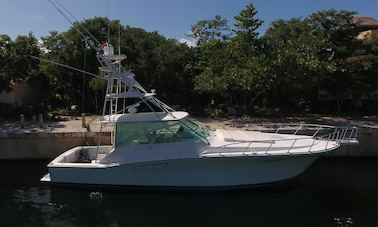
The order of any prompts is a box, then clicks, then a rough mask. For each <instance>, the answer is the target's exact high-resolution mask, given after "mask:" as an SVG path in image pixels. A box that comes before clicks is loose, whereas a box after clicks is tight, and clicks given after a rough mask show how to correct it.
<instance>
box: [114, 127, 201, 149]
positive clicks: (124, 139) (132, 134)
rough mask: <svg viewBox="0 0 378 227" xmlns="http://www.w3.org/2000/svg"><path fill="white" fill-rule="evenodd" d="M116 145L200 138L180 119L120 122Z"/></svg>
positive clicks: (117, 129)
mask: <svg viewBox="0 0 378 227" xmlns="http://www.w3.org/2000/svg"><path fill="white" fill-rule="evenodd" d="M115 139H116V141H115V142H116V147H117V146H120V145H137V144H153V143H175V142H182V141H188V140H198V138H197V137H196V136H195V135H193V133H192V132H191V130H190V129H189V128H188V127H184V126H183V125H181V124H180V122H179V121H165V122H120V123H117V126H116V138H115Z"/></svg>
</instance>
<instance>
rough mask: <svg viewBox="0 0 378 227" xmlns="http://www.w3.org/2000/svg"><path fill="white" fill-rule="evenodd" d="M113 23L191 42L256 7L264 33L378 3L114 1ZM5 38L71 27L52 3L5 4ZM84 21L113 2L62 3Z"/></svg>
mask: <svg viewBox="0 0 378 227" xmlns="http://www.w3.org/2000/svg"><path fill="white" fill-rule="evenodd" d="M109 2H110V8H109V11H110V18H112V19H118V18H119V17H120V18H121V22H122V24H124V25H126V24H128V25H130V26H134V27H141V28H144V29H145V30H147V31H155V30H156V31H158V32H159V33H161V34H163V35H164V36H166V37H168V38H175V39H177V40H180V39H182V38H186V39H187V37H186V35H187V34H188V33H189V31H190V27H191V25H193V24H195V23H196V22H197V21H198V20H201V19H210V18H212V17H214V16H215V15H217V14H219V15H221V16H222V17H224V18H226V19H229V20H231V22H232V21H233V16H235V15H236V14H238V12H239V11H240V10H241V9H243V8H244V7H245V6H246V5H247V4H248V3H250V2H252V3H253V4H254V5H255V7H256V9H257V11H258V15H257V17H258V18H260V19H262V20H264V21H265V23H264V24H263V26H262V28H261V29H260V32H264V31H265V30H266V29H267V28H268V27H269V26H270V24H271V22H272V21H273V20H276V19H289V18H292V17H306V16H308V15H309V14H311V13H312V12H315V11H318V10H324V9H330V8H335V9H346V10H353V11H357V12H358V14H359V15H367V16H371V17H374V18H378V10H377V9H378V1H377V0H358V1H356V0H285V1H284V0H254V1H247V0H109ZM0 3H1V7H0V34H8V35H9V36H11V37H12V38H15V37H16V36H17V35H19V34H27V33H28V32H30V31H33V32H34V34H35V36H36V37H37V38H40V37H41V36H44V35H46V34H47V33H48V32H49V31H52V30H57V31H65V30H67V29H68V28H69V27H70V24H69V23H68V22H67V21H66V20H65V18H63V17H62V16H61V15H60V14H59V13H58V12H57V11H56V10H55V9H54V8H53V7H52V6H51V5H50V3H49V2H48V1H47V0H0ZM60 3H62V4H63V5H64V6H65V7H66V8H67V9H68V10H69V11H71V13H72V14H73V15H75V16H76V17H77V18H79V19H85V18H91V17H95V16H107V15H108V0H60Z"/></svg>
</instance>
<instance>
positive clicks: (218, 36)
mask: <svg viewBox="0 0 378 227" xmlns="http://www.w3.org/2000/svg"><path fill="white" fill-rule="evenodd" d="M190 36H191V37H192V38H195V39H197V45H198V46H200V45H203V44H205V43H208V42H210V41H214V40H220V41H224V40H227V39H229V38H230V36H231V33H230V29H229V26H228V25H227V20H226V19H224V18H222V17H221V16H219V15H216V16H215V17H214V18H213V19H211V20H200V21H198V22H197V23H196V24H195V25H193V26H192V33H191V35H190Z"/></svg>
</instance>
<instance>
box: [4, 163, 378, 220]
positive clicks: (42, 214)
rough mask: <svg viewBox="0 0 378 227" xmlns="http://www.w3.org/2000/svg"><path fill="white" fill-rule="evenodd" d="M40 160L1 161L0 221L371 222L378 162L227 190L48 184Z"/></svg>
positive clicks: (377, 204)
mask: <svg viewBox="0 0 378 227" xmlns="http://www.w3.org/2000/svg"><path fill="white" fill-rule="evenodd" d="M46 164H47V161H27V162H26V161H23V162H1V163H0V171H1V181H0V182H1V183H0V220H1V221H0V226H301V227H302V226H364V227H365V226H378V159H355V160H352V159H325V160H319V161H317V162H316V163H315V164H314V165H313V166H311V167H310V168H309V169H308V170H307V171H306V172H305V173H304V174H302V175H301V176H300V177H298V178H296V180H294V181H292V182H290V183H286V184H281V185H275V186H272V187H268V188H260V189H253V190H247V191H238V192H227V193H225V192H223V193H209V192H206V193H199V192H196V193H162V192H153V193H151V192H150V193H147V192H139V193H138V192H127V191H119V190H118V191H109V190H105V191H104V190H102V191H100V190H96V189H92V190H91V189H85V190H84V189H80V190H78V189H67V188H57V187H53V188H52V187H49V186H46V185H41V184H40V183H39V178H40V177H41V176H42V175H43V174H44V173H45V172H46V168H45V165H46Z"/></svg>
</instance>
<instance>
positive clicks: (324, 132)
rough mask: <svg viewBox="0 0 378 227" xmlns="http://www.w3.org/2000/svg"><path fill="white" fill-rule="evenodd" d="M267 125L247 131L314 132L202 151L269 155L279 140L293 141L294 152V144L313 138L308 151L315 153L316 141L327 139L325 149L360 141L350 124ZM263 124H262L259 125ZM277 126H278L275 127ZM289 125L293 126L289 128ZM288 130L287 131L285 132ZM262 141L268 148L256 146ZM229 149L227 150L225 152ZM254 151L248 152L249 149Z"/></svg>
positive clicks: (289, 148)
mask: <svg viewBox="0 0 378 227" xmlns="http://www.w3.org/2000/svg"><path fill="white" fill-rule="evenodd" d="M265 125H266V126H269V128H268V127H267V128H265V129H247V131H258V132H264V131H273V133H275V134H286V135H287V134H291V135H298V136H303V135H300V133H303V132H307V133H308V132H309V131H310V132H311V131H312V132H313V133H311V134H310V135H306V136H307V137H296V138H285V139H274V140H272V139H267V140H243V141H238V142H232V143H228V144H225V145H221V146H218V147H212V148H210V149H209V150H206V151H204V152H202V153H201V155H202V156H206V154H219V155H222V154H224V153H233V152H235V153H242V155H247V154H249V155H256V154H257V153H258V151H257V150H260V151H259V152H261V151H262V152H263V153H264V154H265V155H269V151H271V149H272V147H273V144H276V143H279V142H286V141H287V142H289V141H293V142H292V143H288V144H290V145H288V149H287V152H286V153H287V154H292V150H293V149H294V148H295V147H294V145H295V144H297V142H298V141H304V140H311V141H312V142H311V144H310V145H308V147H309V148H308V151H307V152H308V153H313V151H312V150H313V147H314V146H315V142H316V141H319V140H320V141H326V144H325V145H324V150H328V149H329V142H335V143H336V145H335V146H339V145H342V144H355V143H358V140H357V131H358V129H357V127H348V126H330V125H318V124H303V123H300V124H293V123H288V124H265ZM258 126H261V125H258ZM274 126H276V128H274ZM288 126H291V127H290V128H288ZM283 131H286V132H283ZM287 131H293V132H292V133H288V132H287ZM261 143H267V144H269V145H267V146H266V150H261V149H263V148H265V147H262V146H256V145H257V144H261ZM238 144H240V145H246V146H245V148H244V147H242V149H243V150H240V149H239V150H235V151H232V150H231V149H230V148H232V147H233V146H235V145H238ZM225 150H227V152H225ZM248 150H249V151H252V152H247V151H248Z"/></svg>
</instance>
